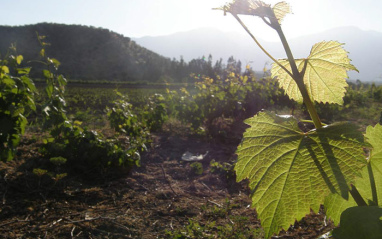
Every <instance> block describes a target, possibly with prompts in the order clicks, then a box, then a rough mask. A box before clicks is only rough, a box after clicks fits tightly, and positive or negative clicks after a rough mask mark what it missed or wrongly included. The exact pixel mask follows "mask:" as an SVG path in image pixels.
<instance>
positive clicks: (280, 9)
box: [273, 2, 291, 24]
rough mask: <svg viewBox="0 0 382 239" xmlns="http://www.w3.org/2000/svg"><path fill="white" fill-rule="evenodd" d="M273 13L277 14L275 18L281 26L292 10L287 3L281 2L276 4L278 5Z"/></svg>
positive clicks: (274, 7)
mask: <svg viewBox="0 0 382 239" xmlns="http://www.w3.org/2000/svg"><path fill="white" fill-rule="evenodd" d="M273 12H274V13H275V16H276V18H277V20H278V21H279V23H280V24H281V22H282V20H283V19H284V17H285V15H287V14H288V13H291V9H290V6H289V4H288V3H286V2H279V3H276V5H274V6H273Z"/></svg>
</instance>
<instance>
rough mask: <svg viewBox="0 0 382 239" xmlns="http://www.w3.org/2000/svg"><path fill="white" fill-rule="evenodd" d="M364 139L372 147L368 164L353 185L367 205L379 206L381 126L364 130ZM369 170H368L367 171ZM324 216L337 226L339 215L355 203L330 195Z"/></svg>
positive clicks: (381, 150)
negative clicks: (372, 183) (373, 187)
mask: <svg viewBox="0 0 382 239" xmlns="http://www.w3.org/2000/svg"><path fill="white" fill-rule="evenodd" d="M365 137H366V139H367V142H368V143H370V145H371V146H372V148H373V149H372V151H371V155H370V160H369V162H368V163H369V164H370V167H365V168H363V169H362V170H361V176H360V177H358V178H356V180H355V182H354V185H355V186H356V188H357V189H358V191H359V193H360V194H361V196H362V197H363V198H364V199H365V200H366V202H368V204H369V205H377V204H379V205H381V202H382V126H381V125H380V124H377V125H376V126H375V127H372V126H368V127H367V128H366V134H365ZM369 168H370V169H369ZM371 172H372V174H373V176H374V180H375V185H376V192H377V195H376V196H377V198H378V201H377V202H374V201H373V195H372V190H371V184H370V179H369V177H370V173H371ZM324 205H325V208H326V210H327V212H326V215H327V216H328V217H329V218H331V219H332V220H333V222H334V223H335V224H336V225H337V224H338V223H339V221H340V216H341V213H342V212H343V211H344V210H345V209H347V208H350V207H354V206H357V204H356V203H355V201H354V200H353V199H352V198H350V199H349V201H346V200H344V199H343V198H341V197H339V196H337V195H330V196H329V197H328V198H326V199H325V203H324Z"/></svg>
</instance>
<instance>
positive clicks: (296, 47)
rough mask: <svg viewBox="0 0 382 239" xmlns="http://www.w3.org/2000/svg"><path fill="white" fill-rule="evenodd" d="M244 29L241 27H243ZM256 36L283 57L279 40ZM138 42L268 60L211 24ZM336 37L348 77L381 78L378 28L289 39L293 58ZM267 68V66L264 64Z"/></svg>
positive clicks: (175, 53) (257, 66)
mask: <svg viewBox="0 0 382 239" xmlns="http://www.w3.org/2000/svg"><path fill="white" fill-rule="evenodd" d="M243 31H244V30H243ZM286 34H287V33H286ZM258 38H259V39H258V40H259V41H260V42H261V43H262V45H263V46H264V47H265V48H266V49H269V52H270V53H271V54H272V55H273V56H274V57H275V58H285V53H284V51H283V49H282V46H281V43H278V42H267V41H263V40H261V35H260V36H258ZM134 40H135V41H136V42H137V43H138V44H139V45H141V46H143V47H146V48H147V49H150V50H152V51H155V52H157V53H159V54H161V55H163V56H166V57H170V58H177V59H178V58H179V57H181V56H182V58H183V59H184V60H185V61H189V60H191V59H195V58H197V57H201V56H208V55H209V54H211V55H212V56H213V58H214V59H215V60H216V59H219V58H222V59H223V60H224V61H226V60H227V59H228V57H229V56H234V57H235V58H236V59H237V60H240V61H241V62H243V63H244V64H248V63H249V64H251V66H252V67H253V69H254V70H262V69H263V68H264V66H265V64H266V63H267V62H268V63H270V62H271V60H270V59H269V58H268V57H267V56H266V55H265V54H264V53H263V52H261V50H260V49H259V48H258V47H257V46H256V45H255V43H254V42H253V41H252V39H251V38H250V37H249V36H248V35H245V34H244V33H243V34H237V33H226V32H222V31H219V30H216V29H213V28H203V29H196V30H192V31H188V32H180V33H175V34H172V35H167V36H157V37H141V38H134ZM323 40H326V41H330V40H336V41H339V42H341V43H345V45H344V48H345V49H346V51H348V52H349V57H350V59H352V64H353V65H355V66H356V67H357V69H358V70H359V73H357V72H349V78H350V79H351V80H356V79H360V80H361V81H365V82H370V81H375V82H377V81H382V47H380V45H381V44H382V32H375V31H364V30H361V29H358V28H355V27H340V28H335V29H331V30H328V31H324V32H321V33H317V34H314V35H307V36H304V37H299V38H294V39H291V40H289V44H290V47H291V49H292V51H293V53H294V57H295V58H302V57H307V56H308V55H309V52H310V49H311V47H312V46H313V45H314V44H315V43H318V42H320V41H323ZM268 68H269V66H268Z"/></svg>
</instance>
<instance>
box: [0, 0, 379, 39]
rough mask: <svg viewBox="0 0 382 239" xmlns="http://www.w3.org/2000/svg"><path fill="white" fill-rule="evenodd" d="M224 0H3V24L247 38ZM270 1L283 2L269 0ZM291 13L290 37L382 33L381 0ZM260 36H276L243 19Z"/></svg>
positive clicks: (334, 0) (298, 2)
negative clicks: (346, 30)
mask: <svg viewBox="0 0 382 239" xmlns="http://www.w3.org/2000/svg"><path fill="white" fill-rule="evenodd" d="M226 2H227V1H226V0H187V1H186V0H0V3H1V11H0V12H1V14H0V25H25V24H34V23H39V22H54V23H65V24H81V25H91V26H95V27H102V28H107V29H110V30H112V31H115V32H118V33H120V34H123V35H125V36H128V37H141V36H157V35H168V34H171V33H174V32H179V31H187V30H191V29H195V28H200V27H216V28H219V29H221V30H224V31H236V32H240V33H243V34H244V31H243V30H242V29H241V27H240V25H239V24H238V23H237V22H236V20H235V19H234V18H233V17H232V16H230V15H227V16H223V12H221V11H213V10H211V8H213V7H219V6H222V5H224V4H225V3H226ZM264 2H266V3H271V4H274V3H277V2H279V1H275V0H269V1H264ZM286 2H288V3H290V5H291V6H292V11H293V14H291V15H288V16H287V17H286V18H285V20H284V22H283V28H284V32H285V34H286V36H287V38H291V37H296V36H301V35H306V34H311V33H315V32H320V31H323V30H326V29H330V28H334V27H339V26H357V27H359V28H361V29H363V30H375V31H380V32H382V17H381V15H382V1H379V0H362V1H359V0H289V1H286ZM245 21H246V22H247V23H248V24H249V25H250V27H251V29H253V32H254V33H255V35H256V36H259V37H260V38H263V39H266V40H272V39H274V40H276V39H275V38H273V37H274V36H275V35H274V32H273V30H271V29H269V28H268V27H266V26H265V24H264V23H263V22H262V21H261V20H260V19H256V18H254V17H250V18H245Z"/></svg>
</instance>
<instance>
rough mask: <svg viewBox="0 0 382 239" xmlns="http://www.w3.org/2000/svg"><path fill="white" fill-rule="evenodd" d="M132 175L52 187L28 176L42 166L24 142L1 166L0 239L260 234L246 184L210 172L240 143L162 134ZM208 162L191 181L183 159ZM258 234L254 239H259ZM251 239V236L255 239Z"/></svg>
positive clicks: (324, 225) (307, 228)
mask: <svg viewBox="0 0 382 239" xmlns="http://www.w3.org/2000/svg"><path fill="white" fill-rule="evenodd" d="M153 138H154V140H153V143H152V146H153V147H152V148H151V149H150V151H149V152H147V153H145V154H144V155H143V156H142V166H141V167H135V168H133V169H132V170H131V171H123V170H111V171H110V170H109V171H105V172H104V173H99V172H92V171H87V172H84V175H86V176H81V175H80V176H79V175H71V174H70V173H69V174H68V176H67V177H65V178H64V179H61V180H59V181H57V182H54V181H53V180H52V179H51V178H50V177H48V176H47V175H43V176H41V177H38V176H36V175H35V174H33V173H32V170H33V168H34V167H36V165H38V164H36V162H37V163H38V162H39V160H41V159H40V158H41V155H40V153H39V143H38V142H34V140H31V139H30V138H29V139H28V137H26V138H25V139H24V141H23V144H22V145H21V147H20V150H19V155H18V157H17V158H16V159H15V160H14V161H11V162H7V163H0V176H1V178H0V199H1V202H0V203H1V204H0V205H1V206H0V237H1V238H168V237H169V236H168V235H167V234H166V231H169V232H174V231H176V230H180V229H184V228H185V226H186V225H188V224H189V220H190V219H191V220H193V221H196V222H198V223H199V224H200V225H206V224H208V223H210V222H211V221H216V225H225V224H231V225H232V223H235V222H234V221H233V220H232V218H235V217H239V216H241V217H245V218H246V219H247V224H246V226H245V228H243V229H248V230H255V229H256V228H258V231H261V229H260V228H261V226H260V221H259V220H258V219H257V217H256V211H255V209H253V208H251V207H250V204H251V201H250V198H249V196H248V195H249V189H248V187H247V185H246V182H242V183H237V182H236V180H235V177H234V174H233V173H232V171H227V172H226V171H220V172H216V171H215V172H211V167H210V161H211V160H213V159H214V160H215V161H218V162H220V163H223V162H227V163H233V162H234V161H235V159H236V156H235V149H236V147H237V144H238V143H239V141H238V140H235V139H233V140H220V141H219V140H211V139H207V138H205V137H200V136H186V135H184V136H182V134H176V135H174V134H170V133H160V134H157V135H155V136H154V137H153ZM186 151H189V152H192V153H195V154H204V153H206V152H207V151H208V154H207V156H206V157H205V158H204V159H203V160H202V161H200V162H201V163H202V165H203V173H202V174H200V175H199V174H197V173H196V172H195V171H194V170H193V169H192V167H191V166H190V164H191V163H190V162H184V161H182V160H181V156H182V154H183V153H184V152H186ZM331 228H333V225H332V224H331V223H330V222H326V221H325V215H324V214H323V213H322V212H319V213H318V214H314V213H311V214H310V215H307V217H306V218H304V219H303V220H302V221H300V222H296V223H295V224H294V225H293V226H291V227H290V228H289V229H288V230H287V231H282V232H281V233H280V234H279V235H278V236H274V237H273V238H316V237H317V236H318V235H321V234H323V233H324V232H327V231H329V230H330V229H331ZM260 236H261V233H260V234H259V237H260ZM253 238H254V237H253Z"/></svg>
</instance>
